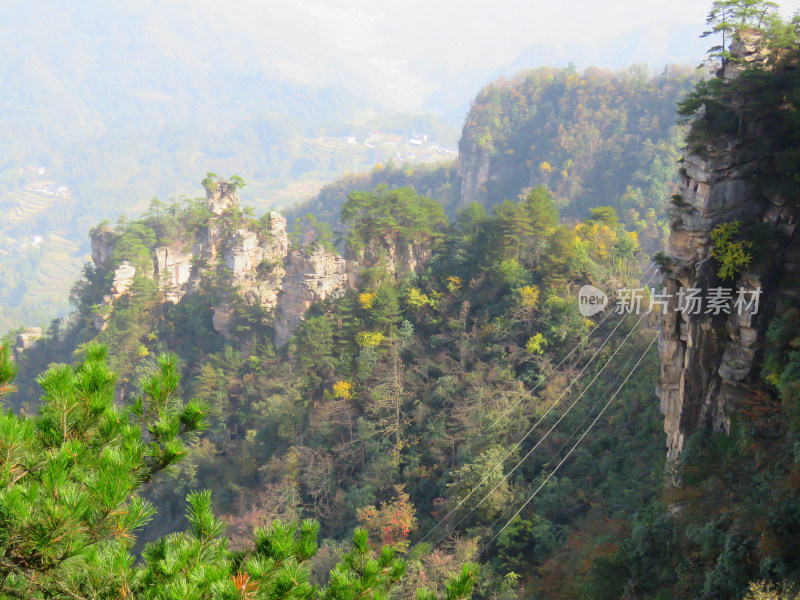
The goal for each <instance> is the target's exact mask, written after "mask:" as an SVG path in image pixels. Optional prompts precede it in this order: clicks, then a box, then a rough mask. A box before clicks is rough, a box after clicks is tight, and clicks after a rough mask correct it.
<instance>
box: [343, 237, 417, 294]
mask: <svg viewBox="0 0 800 600" xmlns="http://www.w3.org/2000/svg"><path fill="white" fill-rule="evenodd" d="M431 255H432V248H431V245H430V244H427V243H411V242H405V241H401V240H398V239H396V238H394V237H391V236H387V237H384V238H381V239H377V240H374V241H373V242H372V243H370V244H368V245H367V246H365V247H363V248H360V249H358V250H352V249H350V250H349V251H348V252H347V273H348V280H349V284H350V287H355V285H356V284H357V283H358V278H359V274H360V273H361V271H362V270H364V269H369V268H374V267H378V266H380V267H383V268H384V269H386V271H387V272H389V273H391V274H393V275H395V276H396V277H397V276H400V275H402V274H404V273H412V272H414V273H417V275H421V274H422V273H423V272H424V271H425V268H426V267H427V266H428V262H429V261H430V259H431Z"/></svg>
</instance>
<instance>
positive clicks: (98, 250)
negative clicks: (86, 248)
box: [89, 225, 116, 270]
mask: <svg viewBox="0 0 800 600" xmlns="http://www.w3.org/2000/svg"><path fill="white" fill-rule="evenodd" d="M89 237H90V243H91V248H92V262H93V263H94V266H95V268H96V269H101V270H102V269H104V268H105V266H106V265H107V264H108V260H109V259H110V258H111V249H112V247H113V245H114V240H115V239H116V235H115V234H114V230H113V229H111V227H109V226H108V225H100V226H99V227H97V228H95V229H93V230H92V232H91V233H90V234H89Z"/></svg>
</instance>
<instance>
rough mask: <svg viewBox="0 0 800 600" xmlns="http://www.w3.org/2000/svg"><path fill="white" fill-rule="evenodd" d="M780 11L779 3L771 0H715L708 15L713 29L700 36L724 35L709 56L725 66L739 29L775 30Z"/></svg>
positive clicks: (708, 23) (711, 49)
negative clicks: (717, 59) (719, 60)
mask: <svg viewBox="0 0 800 600" xmlns="http://www.w3.org/2000/svg"><path fill="white" fill-rule="evenodd" d="M777 13H778V5H777V4H776V3H775V2H770V1H769V0H715V2H714V4H713V5H712V6H711V11H710V12H709V13H708V16H707V17H706V24H707V25H709V26H710V27H711V28H710V29H709V30H708V31H705V32H703V35H702V36H701V37H708V36H710V35H717V34H721V35H722V43H721V44H719V45H715V46H712V47H711V48H710V49H709V50H708V53H709V55H710V56H711V57H712V58H719V59H721V61H722V65H723V66H724V65H725V62H727V60H728V59H730V53H729V48H730V44H731V42H732V41H733V36H734V34H735V33H736V31H737V30H741V29H746V28H750V29H757V30H765V29H773V28H774V27H775V26H776V25H777V23H778V22H780V17H778V14H777ZM776 20H777V22H776Z"/></svg>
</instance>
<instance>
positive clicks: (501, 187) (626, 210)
mask: <svg viewBox="0 0 800 600" xmlns="http://www.w3.org/2000/svg"><path fill="white" fill-rule="evenodd" d="M697 77H698V75H697V73H695V71H694V70H692V69H689V68H687V67H681V66H670V67H667V68H665V69H664V71H663V72H662V73H661V74H659V75H656V76H652V75H651V74H650V73H649V72H648V69H647V67H646V66H644V65H638V66H635V67H631V68H630V69H627V70H623V71H616V72H613V71H609V70H603V69H596V68H591V69H587V70H585V71H583V72H577V71H576V70H575V69H574V68H565V69H553V68H540V69H535V70H528V71H522V72H520V73H519V74H517V75H516V76H515V77H514V78H513V79H511V80H505V79H501V80H499V81H497V82H494V83H491V84H489V85H487V86H486V87H484V88H483V89H482V90H481V91H480V92H479V93H478V95H477V97H476V98H475V100H474V101H473V103H472V107H471V109H470V111H469V114H468V115H467V118H466V122H465V124H464V127H463V130H462V135H461V141H460V143H459V159H458V161H456V162H454V163H453V164H452V165H437V166H421V167H416V168H411V167H409V166H402V165H395V164H393V163H391V162H390V163H388V164H385V165H384V164H381V165H378V166H376V167H375V168H374V169H373V170H372V171H371V172H370V173H368V174H364V175H350V176H348V177H345V178H342V179H340V180H338V181H335V182H333V183H332V184H329V185H327V186H325V187H324V188H323V189H322V191H321V192H320V193H319V195H318V196H316V197H315V198H314V199H312V200H310V201H308V202H305V203H302V204H301V205H300V206H297V207H295V208H293V209H292V210H291V211H289V214H290V215H291V216H295V215H300V214H302V213H303V212H311V213H313V214H315V215H317V217H318V218H321V219H324V220H325V221H327V222H328V223H329V224H331V225H335V224H336V223H337V220H338V217H339V209H340V207H341V206H342V204H344V202H346V200H347V195H348V193H349V192H351V191H353V190H363V189H370V188H374V187H375V186H376V185H379V184H387V185H390V186H392V187H401V186H404V185H410V186H412V187H414V188H415V189H417V190H418V191H420V192H421V193H424V194H426V195H428V196H430V197H431V198H434V199H436V200H438V201H439V202H441V203H442V204H443V205H444V207H445V210H446V211H447V212H448V214H450V215H451V216H453V215H454V214H455V213H456V211H457V210H458V209H460V208H464V207H465V206H466V205H467V204H469V203H470V202H480V203H481V204H483V205H485V206H487V207H493V206H494V205H497V204H500V203H502V202H503V201H505V200H513V201H515V200H518V199H519V198H521V197H524V196H525V195H526V193H527V190H529V189H531V188H532V187H535V186H537V185H546V186H547V187H548V188H549V189H550V190H551V191H552V193H553V194H554V196H555V199H556V203H557V205H558V206H559V208H560V209H561V210H562V212H563V214H564V216H565V217H573V218H574V217H579V218H584V217H586V216H587V215H588V214H589V209H590V208H593V207H596V206H598V205H600V204H604V205H609V206H612V207H613V208H614V209H615V210H617V212H618V213H619V215H620V218H621V219H622V220H623V222H624V223H625V224H626V225H627V226H628V227H629V228H630V229H631V230H632V231H636V232H637V234H638V235H639V236H640V239H641V242H642V244H643V245H644V246H645V247H646V248H647V249H648V250H649V251H652V252H656V251H658V250H660V249H662V248H663V245H664V243H665V240H666V235H667V222H668V214H667V213H668V209H669V208H670V204H669V197H670V196H671V195H672V194H673V193H674V192H675V187H676V185H677V173H676V170H675V162H676V161H677V160H678V158H679V155H680V148H681V146H682V145H683V130H682V128H681V127H680V126H679V125H678V124H677V123H676V118H675V106H676V104H677V102H678V101H679V100H680V99H681V98H682V97H683V96H684V95H685V94H686V93H687V92H688V91H689V90H690V89H691V87H692V85H693V83H694V82H695V81H696V80H697ZM482 169H485V171H483V170H482Z"/></svg>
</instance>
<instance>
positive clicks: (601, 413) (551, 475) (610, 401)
mask: <svg viewBox="0 0 800 600" xmlns="http://www.w3.org/2000/svg"><path fill="white" fill-rule="evenodd" d="M660 333H661V332H660V331H659V332H657V333H656V334H655V336H653V339H652V340H651V341H650V343H649V344H648V345H647V348H646V349H645V351H644V353H643V354H642V356H640V357H639V360H638V361H636V364H635V365H634V366H633V368H632V369H631V370H630V372H629V373H628V375H627V376H626V377H625V380H624V381H623V382H622V384H620V386H619V387H618V388H617V390H616V391H615V392H614V395H613V396H611V398H609V400H608V402H606V404H605V406H604V407H603V409H602V410H601V411H600V413H599V414H598V415H597V416H596V417H595V418H594V420H593V421H592V422H591V423H590V424H589V427H588V428H587V429H586V431H584V432H583V435H581V437H580V438H578V441H577V442H575V445H574V446H572V448H570V449H569V452H567V454H566V456H564V458H562V459H561V461H560V462H559V463H558V464H557V465H556V467H555V469H553V470H552V471H551V472H550V474H549V475H548V476H547V478H546V479H545V480H544V481H543V482H542V483H541V484H540V485H539V487H537V488H536V490H535V491H534V492H533V493H532V494H531V495H530V496H529V497H528V499H527V500H526V501H525V502H524V503H523V504H522V506H520V507H519V509H518V510H517V512H515V513H514V515H513V516H512V517H511V518H510V519H509V520H508V521H507V522H506V524H505V525H503V527H502V528H501V529H500V531H498V532H497V533H496V534H495V535H494V536H493V537H492V539H490V540H489V541H488V542H487V543H486V544H485V545H484V547H483V548H482V549H481V553H483V552H485V551H486V550H487V549H488V548H489V546H491V545H492V544H493V543H494V541H495V540H496V539H497V538H498V537H500V535H501V534H502V533H503V531H505V530H506V528H507V527H508V526H509V525H510V524H511V522H512V521H513V520H514V519H516V518H517V517H518V516H519V515H520V513H522V511H523V510H524V509H525V507H526V506H528V504H530V503H531V502H532V501H533V499H534V498H535V497H536V495H537V494H538V493H539V492H540V491H541V490H542V488H543V487H544V486H545V485H547V482H548V481H550V479H551V478H552V477H553V475H555V474H556V473H557V472H558V470H559V469H560V468H561V466H562V465H563V464H564V463H565V462H566V460H567V459H568V458H569V457H570V456H571V455H572V453H573V452H574V451H575V449H576V448H577V447H578V446H579V445H580V443H581V442H582V441H583V439H584V438H585V437H586V436H587V435H588V434H589V432H590V431H591V430H592V428H593V427H594V426H595V424H596V423H597V421H598V420H600V417H602V416H603V413H605V411H606V410H607V409H608V407H609V406H611V403H612V402H613V401H614V399H615V398H616V397H617V394H619V392H620V390H622V388H623V387H625V384H626V383H628V380H629V379H630V377H631V375H633V373H634V372H635V371H636V369H637V368H638V367H639V365H640V364H641V362H642V360H643V359H644V357H645V356H647V352H648V351H649V350H650V348H651V347H652V345H653V344H654V343H655V341H656V339H658V336H659V335H660Z"/></svg>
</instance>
